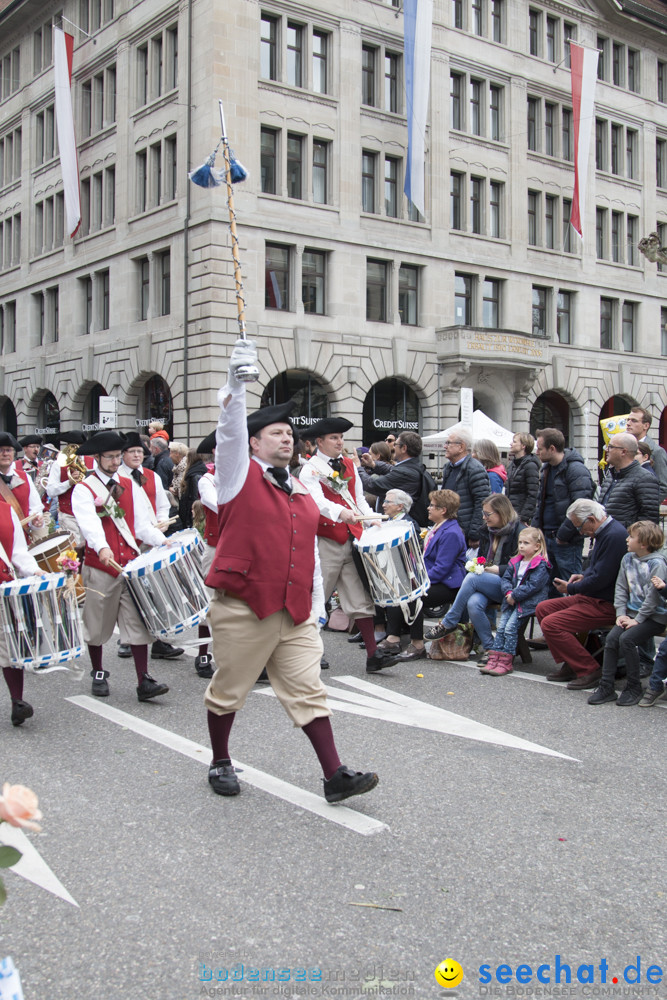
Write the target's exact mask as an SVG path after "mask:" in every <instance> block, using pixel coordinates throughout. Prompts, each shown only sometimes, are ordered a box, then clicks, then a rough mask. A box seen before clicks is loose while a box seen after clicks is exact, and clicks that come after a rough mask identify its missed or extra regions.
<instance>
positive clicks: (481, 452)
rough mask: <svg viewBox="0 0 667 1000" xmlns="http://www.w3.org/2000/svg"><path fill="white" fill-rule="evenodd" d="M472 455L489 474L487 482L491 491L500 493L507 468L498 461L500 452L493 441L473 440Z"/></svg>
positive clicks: (503, 486) (505, 480) (505, 479)
mask: <svg viewBox="0 0 667 1000" xmlns="http://www.w3.org/2000/svg"><path fill="white" fill-rule="evenodd" d="M472 457H473V458H476V459H477V461H478V462H481V463H482V465H483V466H484V468H485V469H486V471H487V472H488V474H489V484H490V486H491V490H492V492H493V493H502V492H503V490H504V489H505V483H506V482H507V469H506V468H505V466H504V465H503V463H502V462H501V461H500V452H499V451H498V449H497V447H496V444H495V442H494V441H489V440H487V439H486V438H482V439H481V440H480V441H475V444H474V447H473V449H472Z"/></svg>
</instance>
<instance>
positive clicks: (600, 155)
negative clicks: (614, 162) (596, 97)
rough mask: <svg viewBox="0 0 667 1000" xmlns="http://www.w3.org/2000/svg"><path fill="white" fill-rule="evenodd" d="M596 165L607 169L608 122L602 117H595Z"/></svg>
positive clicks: (598, 167) (599, 168) (597, 167)
mask: <svg viewBox="0 0 667 1000" xmlns="http://www.w3.org/2000/svg"><path fill="white" fill-rule="evenodd" d="M595 167H596V169H597V170H606V169H607V123H606V121H604V120H603V119H602V118H596V119H595Z"/></svg>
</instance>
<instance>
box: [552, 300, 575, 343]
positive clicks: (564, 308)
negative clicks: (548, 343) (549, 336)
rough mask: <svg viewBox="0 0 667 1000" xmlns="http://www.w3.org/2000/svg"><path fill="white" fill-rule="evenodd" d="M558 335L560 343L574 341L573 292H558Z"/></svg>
mask: <svg viewBox="0 0 667 1000" xmlns="http://www.w3.org/2000/svg"><path fill="white" fill-rule="evenodd" d="M556 336H557V337H558V343H559V344H571V343H572V294H571V292H561V291H559V292H558V296H557V298H556Z"/></svg>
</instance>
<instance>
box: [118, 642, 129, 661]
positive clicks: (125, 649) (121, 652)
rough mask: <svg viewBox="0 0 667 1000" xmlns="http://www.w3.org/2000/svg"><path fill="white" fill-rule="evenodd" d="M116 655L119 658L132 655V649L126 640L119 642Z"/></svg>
mask: <svg viewBox="0 0 667 1000" xmlns="http://www.w3.org/2000/svg"><path fill="white" fill-rule="evenodd" d="M116 656H120V658H121V660H128V659H129V658H130V656H132V649H131V647H130V645H129V643H127V642H119V643H118V649H117V650H116Z"/></svg>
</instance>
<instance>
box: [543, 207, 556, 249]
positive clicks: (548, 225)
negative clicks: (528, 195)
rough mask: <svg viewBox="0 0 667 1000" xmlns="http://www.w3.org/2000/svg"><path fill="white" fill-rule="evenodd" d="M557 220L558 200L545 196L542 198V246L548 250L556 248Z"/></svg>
mask: <svg viewBox="0 0 667 1000" xmlns="http://www.w3.org/2000/svg"><path fill="white" fill-rule="evenodd" d="M557 218H558V198H556V197H555V196H554V195H550V194H547V195H545V197H544V245H545V247H548V249H549V250H555V248H556V232H557Z"/></svg>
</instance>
